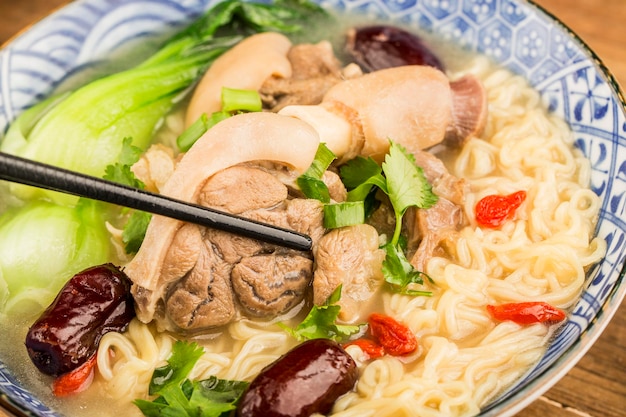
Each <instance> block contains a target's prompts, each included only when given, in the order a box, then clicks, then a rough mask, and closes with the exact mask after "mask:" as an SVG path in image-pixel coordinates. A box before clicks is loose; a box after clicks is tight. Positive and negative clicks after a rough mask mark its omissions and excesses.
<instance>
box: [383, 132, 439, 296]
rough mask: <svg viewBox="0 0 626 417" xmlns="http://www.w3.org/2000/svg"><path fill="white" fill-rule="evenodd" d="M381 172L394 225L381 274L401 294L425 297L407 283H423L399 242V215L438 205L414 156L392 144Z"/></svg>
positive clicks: (400, 226) (400, 220)
mask: <svg viewBox="0 0 626 417" xmlns="http://www.w3.org/2000/svg"><path fill="white" fill-rule="evenodd" d="M383 172H384V174H385V178H386V180H387V195H388V196H389V200H390V201H391V205H392V206H393V210H394V212H395V215H396V226H395V230H394V234H393V237H392V239H391V241H390V242H389V243H388V244H387V245H386V246H385V252H386V256H385V260H384V261H383V274H384V276H385V281H387V283H388V284H389V285H390V286H391V287H392V288H393V289H394V290H395V291H398V292H401V293H404V294H412V295H418V294H419V295H428V294H429V293H428V292H424V291H415V290H413V289H411V288H410V287H409V285H410V284H422V283H423V280H422V276H423V275H424V274H423V273H422V272H419V271H416V270H415V269H414V268H413V266H412V265H411V264H410V263H409V261H408V260H407V259H406V256H405V254H404V248H403V245H402V244H401V242H400V231H401V229H402V216H403V215H404V213H405V212H406V210H407V209H408V208H409V207H418V208H422V209H426V208H429V207H432V206H433V205H434V204H435V203H436V202H437V196H436V195H435V194H434V193H433V192H432V186H431V185H430V183H429V182H428V180H427V179H426V177H425V176H424V171H423V170H422V168H420V167H419V166H417V164H416V163H415V158H414V157H413V155H411V154H409V153H408V152H406V150H405V149H404V148H403V147H402V146H400V145H398V144H395V143H394V142H391V144H390V147H389V153H388V154H387V155H386V156H385V162H383Z"/></svg>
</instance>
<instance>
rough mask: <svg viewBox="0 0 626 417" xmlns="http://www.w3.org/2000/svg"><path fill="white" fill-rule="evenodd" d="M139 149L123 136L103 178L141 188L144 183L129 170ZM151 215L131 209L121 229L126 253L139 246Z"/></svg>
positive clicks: (143, 186)
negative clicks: (113, 162) (114, 161)
mask: <svg viewBox="0 0 626 417" xmlns="http://www.w3.org/2000/svg"><path fill="white" fill-rule="evenodd" d="M141 153H142V151H141V149H139V148H137V147H136V146H133V145H132V139H131V138H124V140H123V142H122V150H121V152H120V156H119V157H118V161H119V162H116V163H115V164H113V165H109V166H107V167H106V170H105V174H104V179H106V180H109V181H114V182H118V183H120V184H124V185H127V186H129V187H134V188H139V189H143V188H145V184H144V183H143V182H141V181H140V180H139V179H137V177H135V174H134V173H133V171H132V170H131V167H132V166H133V164H134V163H135V162H137V161H138V160H139V158H140V157H141ZM151 218H152V215H151V214H149V213H146V212H143V211H132V213H131V215H130V217H129V218H128V221H127V222H126V226H124V230H123V231H122V242H123V243H124V250H125V251H126V253H136V252H137V251H138V250H139V248H140V247H141V243H142V242H143V239H144V237H145V236H146V230H147V229H148V224H149V223H150V219H151Z"/></svg>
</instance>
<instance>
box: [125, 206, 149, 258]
mask: <svg viewBox="0 0 626 417" xmlns="http://www.w3.org/2000/svg"><path fill="white" fill-rule="evenodd" d="M150 219H152V215H151V214H150V213H146V212H145V211H134V212H133V214H131V215H130V218H129V219H128V222H126V226H124V230H123V231H122V242H123V243H124V250H125V251H126V253H137V251H139V248H140V247H141V244H142V243H143V239H144V237H145V236H146V230H147V229H148V224H150Z"/></svg>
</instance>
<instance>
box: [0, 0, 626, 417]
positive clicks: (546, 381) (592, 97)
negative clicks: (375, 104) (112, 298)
mask: <svg viewBox="0 0 626 417" xmlns="http://www.w3.org/2000/svg"><path fill="white" fill-rule="evenodd" d="M211 3H212V1H210V0H126V1H123V2H120V1H116V0H82V1H76V2H74V3H71V4H70V5H69V6H67V7H65V8H63V9H61V10H59V11H58V12H56V13H54V14H53V15H51V16H49V17H48V18H47V19H45V20H43V21H41V22H40V23H38V24H37V25H35V26H33V27H32V28H31V29H30V30H28V31H27V32H25V33H24V34H22V35H21V36H19V37H18V38H16V39H15V40H13V42H11V43H10V44H9V45H7V46H6V47H5V48H4V49H2V50H0V137H1V136H2V134H3V132H5V131H6V127H7V125H8V124H9V123H10V122H11V120H13V119H14V118H15V117H16V116H17V115H18V114H19V113H20V112H22V111H23V110H24V109H25V108H27V107H28V106H30V105H32V104H33V103H34V102H36V101H37V100H39V99H40V98H42V97H44V96H45V95H46V94H48V93H49V92H50V91H51V90H53V89H55V88H58V87H59V86H60V85H62V84H63V83H65V82H68V80H70V79H72V77H74V76H76V74H79V73H81V74H83V73H84V71H85V70H86V69H88V68H90V66H91V65H92V64H93V62H94V61H98V60H101V59H102V58H104V57H108V56H111V54H116V53H120V51H122V50H123V49H124V48H125V47H128V45H131V44H133V43H134V42H137V41H138V40H146V39H154V38H155V37H158V36H160V35H163V34H166V33H171V32H172V31H174V30H176V29H177V28H181V27H183V26H184V25H185V24H186V23H188V22H189V21H190V20H192V19H193V18H194V17H196V16H198V15H199V14H200V13H201V12H202V11H203V10H205V9H206V8H208V7H209V6H210V5H211ZM322 3H323V5H324V6H326V7H330V8H335V9H338V10H341V11H356V12H359V13H364V14H367V15H371V16H373V17H376V18H383V19H390V20H392V21H400V22H402V23H405V24H406V23H408V24H412V25H415V26H416V27H419V28H420V29H421V30H423V31H426V32H429V33H433V34H435V35H438V36H440V37H443V38H444V39H447V40H450V41H452V42H454V43H457V44H460V45H462V46H463V47H465V48H467V49H469V50H473V51H478V52H481V53H484V54H486V55H488V56H490V57H492V58H493V59H494V60H495V61H497V62H499V63H501V64H502V65H504V66H505V67H507V68H509V69H511V70H512V71H514V72H516V73H518V74H521V75H522V76H524V77H526V78H527V79H528V80H529V81H530V83H531V84H532V85H533V86H534V87H535V88H537V89H538V90H539V91H540V92H541V94H542V96H543V99H544V100H545V102H546V103H547V105H548V106H549V107H550V109H551V110H552V111H554V112H556V113H557V114H559V115H561V116H562V117H564V118H565V119H566V120H567V121H568V122H569V124H570V125H571V128H572V129H573V131H574V134H575V137H576V146H577V147H578V148H580V149H581V150H582V151H583V153H584V154H585V155H586V156H587V157H588V158H589V159H590V160H591V162H592V167H593V174H592V184H591V187H592V189H593V190H594V191H595V192H596V193H598V194H599V195H600V196H601V197H602V200H603V204H602V209H601V212H600V220H599V223H598V226H597V233H598V235H599V236H600V237H602V238H603V239H605V240H606V241H607V243H608V250H607V254H606V257H605V259H604V260H603V261H602V263H600V264H599V265H597V266H596V267H594V268H593V269H592V270H590V271H589V272H588V281H587V282H588V285H587V288H586V289H585V291H584V293H583V294H582V297H581V299H580V301H579V302H578V304H577V305H576V306H575V308H574V311H573V314H571V317H570V319H569V321H568V322H567V324H566V325H565V327H564V329H563V331H562V332H561V333H560V334H559V335H558V337H557V338H556V339H555V340H554V341H553V343H552V344H551V346H550V347H549V349H548V351H547V352H546V354H545V356H544V358H543V360H542V361H541V362H540V363H539V364H538V365H537V367H536V368H535V369H534V370H533V371H532V372H531V373H530V374H529V375H527V377H526V378H525V379H524V380H523V381H520V382H519V383H518V384H517V385H516V386H515V387H514V388H513V389H511V390H510V391H509V392H508V393H505V394H504V395H503V396H501V397H500V398H499V399H498V400H497V401H495V402H494V403H492V404H491V405H490V406H488V407H487V408H486V409H485V410H484V411H483V413H482V415H483V416H496V415H498V416H503V415H513V414H514V413H516V412H518V411H519V410H521V409H522V408H523V407H525V406H526V405H528V404H529V403H530V402H532V401H533V400H535V399H536V398H537V397H538V396H539V395H541V394H542V393H543V392H545V391H546V390H547V389H548V388H550V387H551V386H552V385H553V384H554V383H556V381H557V380H558V379H559V378H561V377H562V376H563V375H565V373H567V371H568V370H569V369H571V368H572V367H573V366H574V365H575V363H576V362H577V361H578V360H579V359H580V358H581V357H582V356H583V354H584V353H585V352H586V351H587V350H588V349H589V348H590V347H591V345H592V344H593V342H594V341H595V340H596V339H597V338H598V336H599V335H600V333H601V332H602V330H603V329H604V327H605V326H606V325H607V323H608V321H609V320H610V318H611V316H612V315H613V313H614V312H615V310H616V309H617V307H618V306H619V304H620V301H621V300H622V299H623V298H624V295H625V293H626V285H623V274H624V270H623V269H624V260H625V259H624V257H625V256H626V220H624V219H625V218H626V216H624V213H625V211H626V110H625V104H624V99H623V96H622V94H621V93H620V91H619V88H618V87H617V85H616V83H615V81H614V80H613V78H612V77H611V75H610V74H609V73H608V72H607V71H606V69H605V68H604V67H603V66H602V65H601V63H600V62H599V60H598V58H597V57H596V56H595V55H594V54H593V53H592V52H591V51H590V50H589V49H588V48H587V47H586V46H585V45H584V44H583V43H582V41H580V39H578V38H577V37H576V36H575V35H574V34H573V33H571V32H570V31H569V30H568V29H567V28H566V27H564V26H563V25H562V24H561V23H559V22H558V21H557V20H556V19H554V18H553V17H551V16H549V15H548V14H547V13H545V12H544V11H542V10H541V9H540V8H539V7H537V6H535V5H534V4H532V3H530V2H528V1H524V0H323V1H322ZM0 399H1V400H2V401H3V402H5V403H7V404H8V405H9V406H11V408H14V409H16V410H17V411H20V412H21V413H23V414H25V415H36V416H57V415H58V414H56V413H55V412H54V411H52V410H50V409H48V407H46V405H45V404H42V403H41V402H40V401H39V400H38V399H37V398H34V396H32V395H31V394H30V393H29V392H28V391H26V390H25V389H24V388H22V387H21V386H20V384H19V383H18V382H17V381H16V380H15V378H14V377H13V376H12V374H11V369H8V368H7V367H6V366H5V365H4V364H3V362H2V358H0Z"/></svg>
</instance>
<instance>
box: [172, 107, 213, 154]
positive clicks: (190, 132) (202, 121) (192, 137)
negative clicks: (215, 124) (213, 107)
mask: <svg viewBox="0 0 626 417" xmlns="http://www.w3.org/2000/svg"><path fill="white" fill-rule="evenodd" d="M208 123H209V118H208V117H207V115H206V113H202V114H201V115H200V117H199V118H198V120H196V121H195V122H193V123H192V124H191V126H189V127H188V128H187V129H186V130H185V131H184V132H183V133H181V134H180V136H178V138H176V145H178V149H180V150H181V151H183V152H187V151H188V150H189V149H190V148H191V146H192V145H193V144H194V143H196V141H197V140H198V139H200V136H202V135H204V133H205V132H206V131H207V130H209V126H208Z"/></svg>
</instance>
